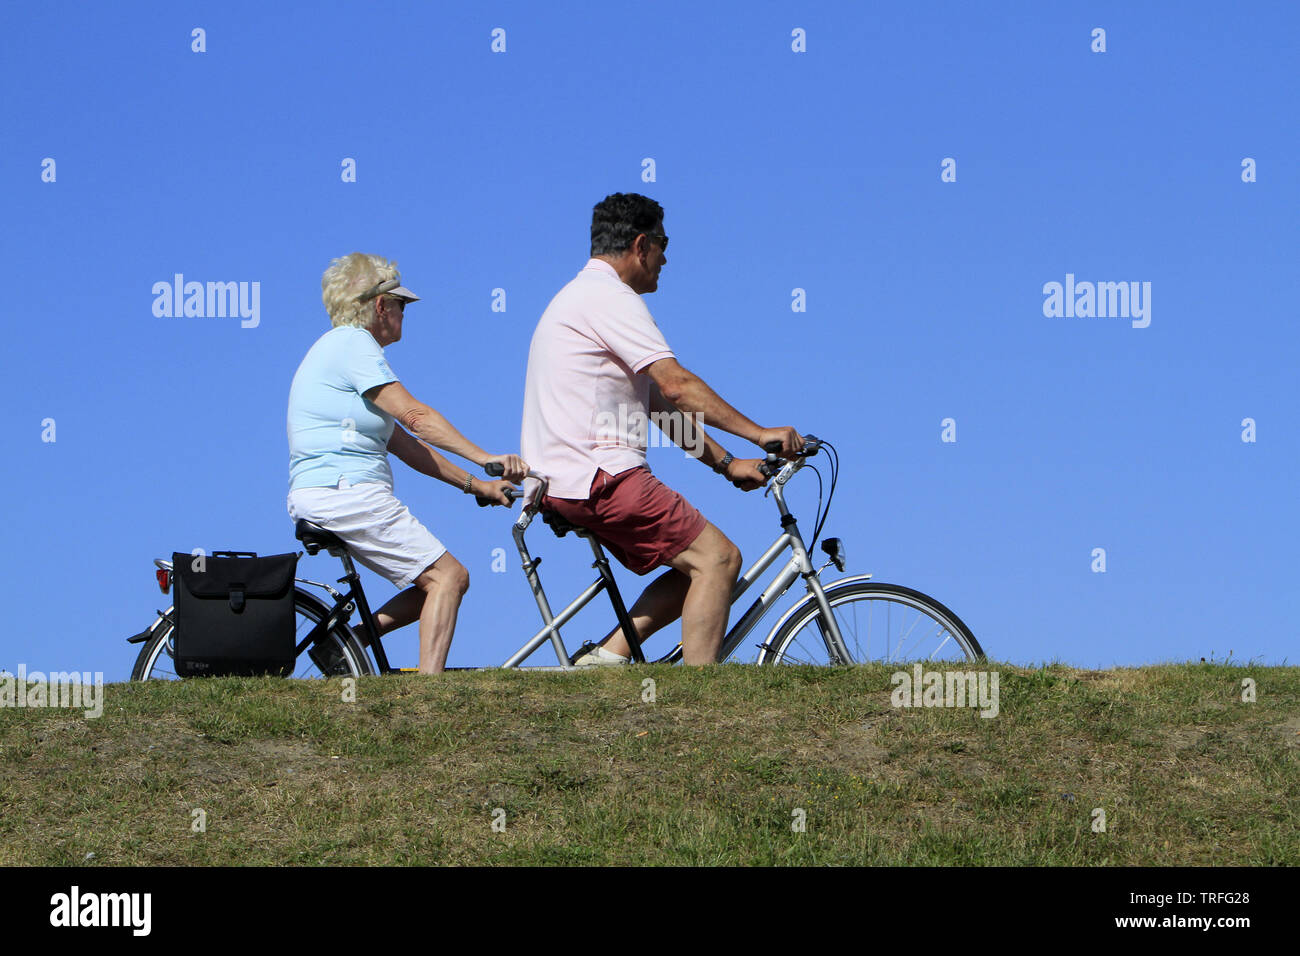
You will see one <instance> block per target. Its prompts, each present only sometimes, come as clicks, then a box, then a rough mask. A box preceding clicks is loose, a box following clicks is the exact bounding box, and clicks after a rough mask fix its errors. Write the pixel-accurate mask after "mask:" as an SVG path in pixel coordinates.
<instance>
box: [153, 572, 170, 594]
mask: <svg viewBox="0 0 1300 956" xmlns="http://www.w3.org/2000/svg"><path fill="white" fill-rule="evenodd" d="M154 574H155V575H156V576H157V578H158V587H159V588H160V589H161V590H162V593H163V594H166V593H167V589H168V588H169V587H171V584H172V573H171V572H170V571H168V570H167V569H166V568H159V569H158V570H157V571H155V572H154Z"/></svg>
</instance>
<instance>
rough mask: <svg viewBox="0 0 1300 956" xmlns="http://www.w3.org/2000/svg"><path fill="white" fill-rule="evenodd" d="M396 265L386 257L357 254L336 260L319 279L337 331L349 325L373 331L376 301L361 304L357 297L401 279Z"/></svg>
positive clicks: (370, 300)
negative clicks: (378, 285)
mask: <svg viewBox="0 0 1300 956" xmlns="http://www.w3.org/2000/svg"><path fill="white" fill-rule="evenodd" d="M401 277H402V274H401V273H400V272H398V271H397V263H396V262H391V261H389V260H388V259H385V258H384V257H383V256H371V255H366V254H365V253H364V252H354V253H352V254H351V255H348V256H343V257H342V258H340V259H335V260H334V261H333V262H331V263H330V265H329V268H328V269H326V270H325V274H324V275H322V276H321V279H320V289H321V293H320V297H321V301H322V302H324V303H325V311H326V312H328V313H329V317H330V324H331V325H333V326H334V327H335V328H338V327H339V326H340V325H348V326H352V327H353V328H357V329H365V328H369V327H370V322H371V320H372V319H373V318H374V317H375V307H374V304H373V302H374V300H373V299H368V300H366V301H365V302H358V301H357V296H359V295H361V294H362V293H363V292H365V291H367V290H368V289H371V288H373V287H374V286H375V285H377V284H379V283H380V282H383V281H384V280H385V279H401Z"/></svg>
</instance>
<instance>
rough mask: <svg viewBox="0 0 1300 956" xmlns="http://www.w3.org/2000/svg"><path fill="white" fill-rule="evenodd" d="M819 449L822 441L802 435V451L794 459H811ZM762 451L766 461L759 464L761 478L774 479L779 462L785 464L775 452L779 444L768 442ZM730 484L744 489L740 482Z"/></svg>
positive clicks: (778, 469) (815, 437)
mask: <svg viewBox="0 0 1300 956" xmlns="http://www.w3.org/2000/svg"><path fill="white" fill-rule="evenodd" d="M821 447H822V440H821V439H820V438H818V437H817V436H816V435H804V436H803V450H802V451H799V452H797V453H796V456H795V457H796V458H811V457H812V456H813V455H815V454H817V452H818V451H820V450H821ZM763 450H764V451H766V452H767V459H766V460H765V461H761V462H759V464H758V470H759V471H761V472H762V473H763V476H764V477H765V478H774V477H776V474H777V472H779V471H780V468H779V467H778V464H779V463H781V462H785V459H784V458H780V457H778V456H777V452H779V451H780V450H781V443H780V442H779V441H770V442H768V443H767V444H765V445H764V446H763ZM800 467H802V466H800ZM732 484H733V485H735V486H736V487H737V488H743V487H744V482H742V481H733V482H732Z"/></svg>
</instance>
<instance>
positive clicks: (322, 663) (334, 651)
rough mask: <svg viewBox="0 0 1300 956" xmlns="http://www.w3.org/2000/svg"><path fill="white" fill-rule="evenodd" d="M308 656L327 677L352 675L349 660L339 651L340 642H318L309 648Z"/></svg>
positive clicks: (327, 640)
mask: <svg viewBox="0 0 1300 956" xmlns="http://www.w3.org/2000/svg"><path fill="white" fill-rule="evenodd" d="M307 656H308V657H310V658H311V659H312V662H313V663H314V664H315V665H316V666H317V667H319V668H320V672H321V673H322V674H324V675H325V676H326V677H343V676H346V675H348V674H351V673H352V668H350V667H349V666H348V661H347V658H345V657H344V656H343V652H342V651H341V650H339V645H338V642H337V641H335V640H332V639H329V638H327V639H325V640H323V641H317V642H316V643H315V644H313V645H312V646H311V647H309V648H307Z"/></svg>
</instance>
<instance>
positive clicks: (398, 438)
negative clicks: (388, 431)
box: [388, 425, 510, 505]
mask: <svg viewBox="0 0 1300 956" xmlns="http://www.w3.org/2000/svg"><path fill="white" fill-rule="evenodd" d="M388 450H389V451H391V452H392V453H393V454H394V455H396V456H397V457H398V458H400V459H401V460H402V461H404V462H406V464H408V465H410V466H411V467H412V468H414V469H415V470H416V471H418V472H420V473H421V474H423V475H428V476H429V477H431V478H437V479H438V480H439V481H445V482H446V483H447V484H449V485H451V486H452V487H454V488H456V489H457V490H458V491H466V490H467V489H468V493H469V494H472V495H477V496H478V497H480V498H491V499H492V500H494V501H499V503H501V504H505V505H509V504H510V500H509V499H508V498H503V497H502V489H503V488H505V487H507V486H508V485H509V482H506V481H504V480H502V481H485V480H483V479H482V478H473V477H472V476H471V475H470V473H469V472H467V471H466V470H465V469H464V468H461V467H459V466H458V465H455V464H453V463H452V462H450V461H448V460H447V459H446V458H443V457H442V456H441V455H439V454H438V453H437V452H436V451H434V450H433V449H432V448H430V447H429V446H428V445H426V444H424V442H421V441H417V440H416V439H414V438H412V437H411V436H410V435H409V434H407V432H406V431H405V429H403V428H402V426H401V425H393V434H392V437H390V438H389V439H388ZM467 481H468V482H469V484H468V485H467V484H466V482H467Z"/></svg>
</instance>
